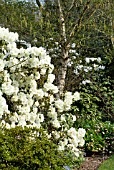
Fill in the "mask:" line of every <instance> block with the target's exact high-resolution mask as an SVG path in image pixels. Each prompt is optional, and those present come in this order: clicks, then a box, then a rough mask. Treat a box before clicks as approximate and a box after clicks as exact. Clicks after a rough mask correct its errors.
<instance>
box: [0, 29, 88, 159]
mask: <svg viewBox="0 0 114 170" xmlns="http://www.w3.org/2000/svg"><path fill="white" fill-rule="evenodd" d="M17 41H19V40H18V34H17V33H13V32H9V30H8V29H5V28H1V27H0V125H1V127H5V128H9V129H10V128H15V126H22V127H25V126H26V127H31V128H33V127H36V128H38V129H40V128H43V129H45V132H46V134H47V135H48V136H49V137H50V138H51V137H52V138H54V139H55V140H56V141H57V143H58V149H59V150H65V149H68V148H70V149H71V150H72V151H73V152H74V153H75V155H76V156H79V154H80V150H79V147H80V146H81V147H82V146H83V145H84V136H85V130H84V129H82V128H80V129H78V130H76V129H75V128H74V127H73V124H74V123H75V121H76V116H75V115H72V114H71V113H70V111H69V110H70V108H71V105H72V103H73V102H74V101H77V100H79V99H80V95H79V93H78V92H75V93H74V94H72V92H66V93H65V94H63V96H62V98H59V99H58V98H56V97H54V96H55V94H56V93H58V88H57V86H55V85H54V84H53V82H54V79H55V75H54V74H53V73H52V72H53V69H54V66H53V64H51V58H50V57H49V55H48V54H47V53H46V50H45V49H44V48H42V47H40V48H37V47H28V48H26V49H24V48H22V47H21V48H17V43H16V42H17ZM68 111H69V112H68Z"/></svg>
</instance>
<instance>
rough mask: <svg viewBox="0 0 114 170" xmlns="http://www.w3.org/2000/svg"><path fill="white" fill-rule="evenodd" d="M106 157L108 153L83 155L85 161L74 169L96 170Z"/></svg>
mask: <svg viewBox="0 0 114 170" xmlns="http://www.w3.org/2000/svg"><path fill="white" fill-rule="evenodd" d="M108 158H109V156H108V155H92V156H89V157H85V161H84V162H83V163H82V164H81V167H80V168H79V169H74V170H97V169H98V167H99V166H100V165H101V163H102V162H103V161H105V160H106V159H108Z"/></svg>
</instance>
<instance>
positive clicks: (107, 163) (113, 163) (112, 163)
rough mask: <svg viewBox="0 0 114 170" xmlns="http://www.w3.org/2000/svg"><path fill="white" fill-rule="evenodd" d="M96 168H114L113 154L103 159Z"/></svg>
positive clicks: (106, 169)
mask: <svg viewBox="0 0 114 170" xmlns="http://www.w3.org/2000/svg"><path fill="white" fill-rule="evenodd" d="M98 170H114V154H113V155H112V156H111V157H110V158H108V159H107V160H106V161H104V162H103V163H102V164H101V166H100V167H99V168H98Z"/></svg>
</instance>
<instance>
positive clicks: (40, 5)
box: [36, 0, 42, 9]
mask: <svg viewBox="0 0 114 170" xmlns="http://www.w3.org/2000/svg"><path fill="white" fill-rule="evenodd" d="M36 3H37V5H38V7H39V9H42V4H41V2H40V0H36Z"/></svg>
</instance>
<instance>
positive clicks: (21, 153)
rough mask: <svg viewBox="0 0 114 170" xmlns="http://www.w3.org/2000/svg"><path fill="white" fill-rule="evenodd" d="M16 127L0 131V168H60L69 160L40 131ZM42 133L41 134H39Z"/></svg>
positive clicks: (8, 169)
mask: <svg viewBox="0 0 114 170" xmlns="http://www.w3.org/2000/svg"><path fill="white" fill-rule="evenodd" d="M37 133H38V131H36V130H35V129H32V130H31V129H28V128H25V129H23V128H20V127H16V128H13V129H10V130H8V129H7V130H6V129H4V130H3V129H2V130H1V131H0V169H4V170H20V169H21V170H37V169H38V170H62V169H64V168H63V166H64V165H69V164H70V160H69V158H68V157H66V156H64V153H62V152H60V151H57V145H55V144H54V143H53V142H52V141H50V140H49V139H48V138H47V137H46V136H45V135H43V133H42V132H40V133H39V137H37ZM41 134H42V135H41Z"/></svg>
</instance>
